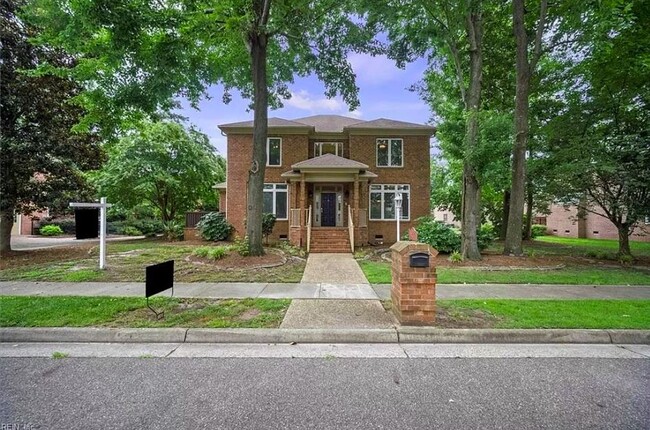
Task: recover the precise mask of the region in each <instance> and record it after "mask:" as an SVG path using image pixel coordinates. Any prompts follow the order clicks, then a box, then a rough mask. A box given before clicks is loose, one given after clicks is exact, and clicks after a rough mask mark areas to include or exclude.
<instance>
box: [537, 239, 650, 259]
mask: <svg viewBox="0 0 650 430" xmlns="http://www.w3.org/2000/svg"><path fill="white" fill-rule="evenodd" d="M538 244H553V245H557V246H554V247H553V248H550V249H549V248H548V247H544V248H541V247H539V246H537V245H538ZM530 245H531V246H530V247H531V248H532V249H541V250H544V251H547V252H548V251H549V250H550V251H554V252H555V253H556V254H557V253H567V254H573V255H584V254H585V253H587V252H590V251H591V252H603V253H609V254H612V255H613V254H616V253H617V252H618V241H617V240H610V239H577V238H571V237H559V236H539V237H537V238H535V240H533V241H532V242H530ZM630 249H631V251H632V255H634V256H637V257H648V256H650V242H637V241H630Z"/></svg>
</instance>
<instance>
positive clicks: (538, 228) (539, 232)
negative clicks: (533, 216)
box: [530, 224, 546, 239]
mask: <svg viewBox="0 0 650 430" xmlns="http://www.w3.org/2000/svg"><path fill="white" fill-rule="evenodd" d="M539 236H546V226H545V225H540V224H533V226H532V227H531V228H530V237H531V239H535V238H536V237H539Z"/></svg>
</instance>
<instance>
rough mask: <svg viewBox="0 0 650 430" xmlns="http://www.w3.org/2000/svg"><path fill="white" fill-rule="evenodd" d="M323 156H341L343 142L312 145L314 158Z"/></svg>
mask: <svg viewBox="0 0 650 430" xmlns="http://www.w3.org/2000/svg"><path fill="white" fill-rule="evenodd" d="M325 154H334V155H338V156H339V157H342V156H343V142H316V143H314V157H320V156H321V155H325Z"/></svg>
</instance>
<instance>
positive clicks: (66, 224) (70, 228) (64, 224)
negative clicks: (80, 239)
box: [39, 217, 75, 234]
mask: <svg viewBox="0 0 650 430" xmlns="http://www.w3.org/2000/svg"><path fill="white" fill-rule="evenodd" d="M48 225H55V226H57V227H59V228H60V229H61V230H62V231H63V233H65V234H75V222H74V218H49V217H47V218H43V219H41V221H40V222H39V228H43V227H45V226H48Z"/></svg>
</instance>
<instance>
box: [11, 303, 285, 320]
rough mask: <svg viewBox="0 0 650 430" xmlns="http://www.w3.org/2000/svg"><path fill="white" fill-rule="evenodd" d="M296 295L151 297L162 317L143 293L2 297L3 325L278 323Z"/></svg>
mask: <svg viewBox="0 0 650 430" xmlns="http://www.w3.org/2000/svg"><path fill="white" fill-rule="evenodd" d="M290 303H291V301H290V300H275V299H243V300H213V299H177V298H169V297H157V298H154V299H152V300H150V304H151V306H152V307H153V308H154V309H156V311H164V312H165V317H164V319H162V320H156V318H155V316H154V315H153V313H152V312H151V311H150V310H149V309H148V308H147V307H146V302H145V299H143V298H139V297H137V298H136V297H67V296H66V297H62V296H56V297H34V296H5V297H0V309H1V310H2V312H0V326H2V327H213V328H237V327H239V328H276V327H279V326H280V323H281V322H282V319H283V318H284V314H285V312H286V310H287V308H288V307H289V304H290Z"/></svg>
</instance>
